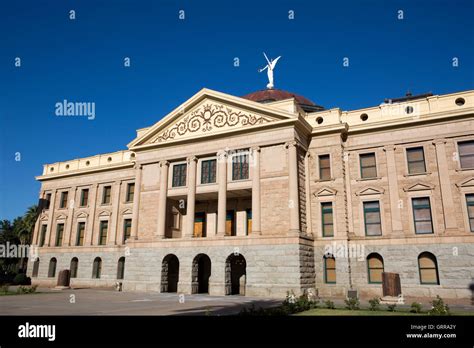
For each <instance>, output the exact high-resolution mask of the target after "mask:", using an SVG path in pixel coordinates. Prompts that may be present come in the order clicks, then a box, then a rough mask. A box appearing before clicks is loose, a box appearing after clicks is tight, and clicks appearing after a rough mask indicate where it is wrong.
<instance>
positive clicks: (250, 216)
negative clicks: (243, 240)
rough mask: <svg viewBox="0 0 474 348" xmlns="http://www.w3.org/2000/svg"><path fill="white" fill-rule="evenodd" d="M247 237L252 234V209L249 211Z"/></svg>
mask: <svg viewBox="0 0 474 348" xmlns="http://www.w3.org/2000/svg"><path fill="white" fill-rule="evenodd" d="M246 212H247V235H249V234H250V233H252V209H247V210H246Z"/></svg>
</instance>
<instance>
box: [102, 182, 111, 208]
mask: <svg viewBox="0 0 474 348" xmlns="http://www.w3.org/2000/svg"><path fill="white" fill-rule="evenodd" d="M111 192H112V186H104V188H103V190H102V204H110V194H111Z"/></svg>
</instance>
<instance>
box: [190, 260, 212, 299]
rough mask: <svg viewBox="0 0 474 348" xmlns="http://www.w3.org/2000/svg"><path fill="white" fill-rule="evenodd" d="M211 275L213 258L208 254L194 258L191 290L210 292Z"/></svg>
mask: <svg viewBox="0 0 474 348" xmlns="http://www.w3.org/2000/svg"><path fill="white" fill-rule="evenodd" d="M210 276H211V259H210V258H209V256H207V255H206V254H199V255H197V256H196V257H195V258H194V260H193V269H192V283H191V292H192V293H193V294H208V293H209V277H210Z"/></svg>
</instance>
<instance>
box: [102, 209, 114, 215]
mask: <svg viewBox="0 0 474 348" xmlns="http://www.w3.org/2000/svg"><path fill="white" fill-rule="evenodd" d="M110 215H112V213H111V212H110V211H107V210H103V211H101V212H100V213H99V216H110Z"/></svg>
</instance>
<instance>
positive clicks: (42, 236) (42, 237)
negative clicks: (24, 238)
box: [39, 225, 48, 247]
mask: <svg viewBox="0 0 474 348" xmlns="http://www.w3.org/2000/svg"><path fill="white" fill-rule="evenodd" d="M47 228H48V225H41V234H40V242H39V246H40V247H42V246H44V242H45V240H46V230H47Z"/></svg>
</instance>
